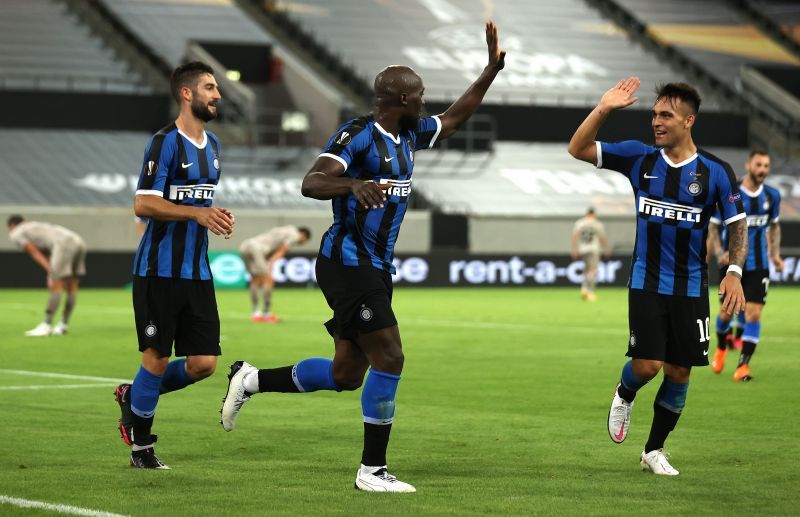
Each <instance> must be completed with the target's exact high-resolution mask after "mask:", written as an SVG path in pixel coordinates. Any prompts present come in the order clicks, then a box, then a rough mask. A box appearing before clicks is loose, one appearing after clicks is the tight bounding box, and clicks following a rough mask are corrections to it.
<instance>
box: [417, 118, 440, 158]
mask: <svg viewBox="0 0 800 517" xmlns="http://www.w3.org/2000/svg"><path fill="white" fill-rule="evenodd" d="M441 132H442V121H441V119H440V118H439V117H438V116H436V115H434V116H433V117H427V118H421V119H419V120H418V121H417V128H416V129H415V130H414V150H415V151H421V150H423V149H430V148H431V147H433V144H435V143H436V139H437V138H439V134H440V133H441Z"/></svg>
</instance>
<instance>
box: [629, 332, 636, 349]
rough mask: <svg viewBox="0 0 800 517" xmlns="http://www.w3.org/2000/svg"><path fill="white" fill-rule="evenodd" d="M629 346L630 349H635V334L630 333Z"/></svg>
mask: <svg viewBox="0 0 800 517" xmlns="http://www.w3.org/2000/svg"><path fill="white" fill-rule="evenodd" d="M629 344H630V347H631V348H635V347H636V334H634V333H631V339H630V341H629Z"/></svg>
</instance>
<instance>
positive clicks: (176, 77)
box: [169, 61, 214, 104]
mask: <svg viewBox="0 0 800 517" xmlns="http://www.w3.org/2000/svg"><path fill="white" fill-rule="evenodd" d="M203 74H209V75H214V69H213V68H211V67H210V66H208V65H207V64H205V63H203V62H201V61H192V62H190V63H185V64H183V65H181V66H179V67H178V68H176V69H175V70H173V71H172V75H171V76H170V78H169V91H170V92H172V97H173V98H174V99H175V102H177V103H178V104H180V102H181V88H183V87H189V88H194V85H195V84H196V83H197V78H198V77H200V76H201V75H203Z"/></svg>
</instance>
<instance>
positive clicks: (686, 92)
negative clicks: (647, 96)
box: [656, 83, 701, 114]
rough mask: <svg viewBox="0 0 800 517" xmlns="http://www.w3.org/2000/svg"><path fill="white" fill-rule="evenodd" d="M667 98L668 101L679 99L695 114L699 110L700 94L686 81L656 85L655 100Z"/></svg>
mask: <svg viewBox="0 0 800 517" xmlns="http://www.w3.org/2000/svg"><path fill="white" fill-rule="evenodd" d="M661 99H668V100H669V101H670V102H672V101H674V100H675V99H680V100H681V101H683V103H684V104H686V105H688V106H689V107H690V108H692V111H694V112H695V114H697V112H699V111H700V101H701V99H700V94H699V93H698V92H697V89H695V87H694V86H692V85H690V84H686V83H665V84H659V85H658V86H656V102H658V101H660V100H661Z"/></svg>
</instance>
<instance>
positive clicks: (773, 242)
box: [767, 223, 783, 271]
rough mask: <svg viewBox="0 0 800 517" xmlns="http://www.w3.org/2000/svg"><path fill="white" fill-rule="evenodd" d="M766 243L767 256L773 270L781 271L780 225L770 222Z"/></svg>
mask: <svg viewBox="0 0 800 517" xmlns="http://www.w3.org/2000/svg"><path fill="white" fill-rule="evenodd" d="M767 244H768V245H769V258H770V260H771V261H772V265H773V266H775V271H783V259H782V258H781V225H780V223H772V224H770V225H769V231H768V232H767Z"/></svg>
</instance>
